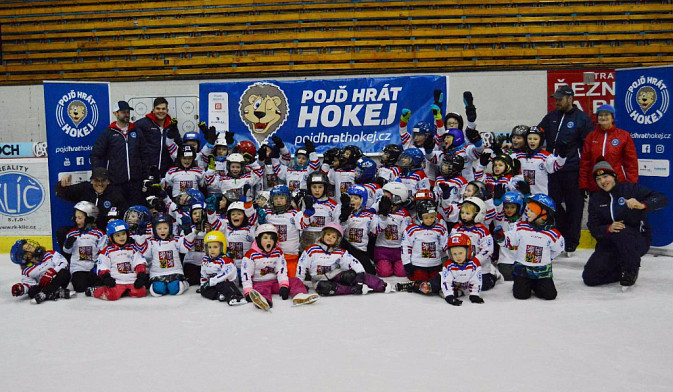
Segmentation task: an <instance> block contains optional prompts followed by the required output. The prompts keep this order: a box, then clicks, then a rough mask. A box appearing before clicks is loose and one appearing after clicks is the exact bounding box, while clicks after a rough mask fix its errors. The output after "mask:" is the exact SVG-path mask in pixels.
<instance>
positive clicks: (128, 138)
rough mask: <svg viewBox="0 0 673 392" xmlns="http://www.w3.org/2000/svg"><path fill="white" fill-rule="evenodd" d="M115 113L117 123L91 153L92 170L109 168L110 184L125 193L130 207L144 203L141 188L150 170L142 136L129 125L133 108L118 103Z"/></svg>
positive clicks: (99, 140) (103, 134) (107, 131)
mask: <svg viewBox="0 0 673 392" xmlns="http://www.w3.org/2000/svg"><path fill="white" fill-rule="evenodd" d="M113 110H114V115H115V116H116V117H117V121H115V122H113V123H112V124H110V126H108V127H107V128H106V129H105V130H103V132H101V134H100V135H98V139H96V142H95V143H94V145H93V150H91V158H90V159H91V167H92V168H96V167H104V168H106V169H108V171H109V172H110V182H111V183H112V184H113V185H115V186H116V187H117V188H119V189H120V190H121V191H122V193H123V194H124V195H125V196H126V199H127V200H128V202H129V204H131V205H135V204H145V200H144V198H143V196H142V192H141V187H142V180H143V179H144V178H146V177H147V176H148V174H149V170H148V168H146V167H145V165H144V164H143V160H144V157H143V154H144V143H145V141H144V138H143V135H142V134H141V133H138V132H137V131H136V130H135V126H134V124H133V123H130V122H129V118H130V111H131V110H133V108H131V107H130V106H129V104H128V103H127V102H125V101H119V102H117V103H116V104H115V106H114V109H113Z"/></svg>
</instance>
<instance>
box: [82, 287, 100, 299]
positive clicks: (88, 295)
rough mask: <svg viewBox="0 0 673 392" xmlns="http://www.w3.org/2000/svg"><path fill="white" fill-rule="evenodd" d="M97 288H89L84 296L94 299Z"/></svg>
mask: <svg viewBox="0 0 673 392" xmlns="http://www.w3.org/2000/svg"><path fill="white" fill-rule="evenodd" d="M97 288H98V287H95V286H93V287H87V288H86V290H84V295H86V296H87V297H93V292H94V291H96V289H97Z"/></svg>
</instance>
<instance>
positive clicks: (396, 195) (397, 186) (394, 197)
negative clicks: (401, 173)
mask: <svg viewBox="0 0 673 392" xmlns="http://www.w3.org/2000/svg"><path fill="white" fill-rule="evenodd" d="M383 196H384V197H386V198H387V199H388V200H390V202H392V205H393V206H395V207H399V206H401V205H403V204H405V203H406V202H407V200H409V190H407V187H406V186H405V185H404V184H403V183H401V182H389V183H387V184H385V185H384V186H383Z"/></svg>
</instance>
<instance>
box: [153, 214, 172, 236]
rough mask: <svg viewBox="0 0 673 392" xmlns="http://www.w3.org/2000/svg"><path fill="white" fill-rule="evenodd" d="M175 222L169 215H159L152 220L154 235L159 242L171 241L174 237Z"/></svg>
mask: <svg viewBox="0 0 673 392" xmlns="http://www.w3.org/2000/svg"><path fill="white" fill-rule="evenodd" d="M172 224H173V220H172V219H171V217H169V216H168V215H164V214H161V215H157V216H156V217H155V218H154V219H152V234H153V236H154V239H157V240H163V241H165V240H170V239H171V238H172V237H173V234H172V233H171V225H172Z"/></svg>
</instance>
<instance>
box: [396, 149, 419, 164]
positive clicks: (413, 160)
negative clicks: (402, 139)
mask: <svg viewBox="0 0 673 392" xmlns="http://www.w3.org/2000/svg"><path fill="white" fill-rule="evenodd" d="M405 158H406V159H405ZM423 159H425V155H423V152H422V151H421V150H420V149H418V148H408V149H406V150H404V152H402V155H400V161H399V164H400V167H404V168H407V169H409V168H420V167H421V164H422V163H423ZM405 160H407V162H405Z"/></svg>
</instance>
